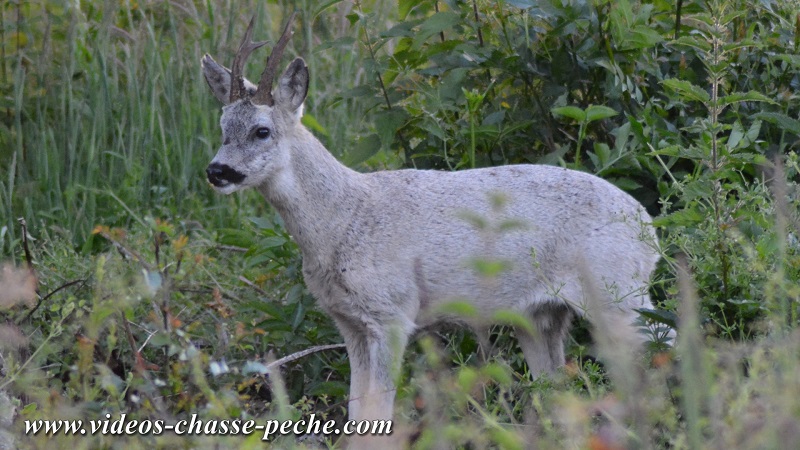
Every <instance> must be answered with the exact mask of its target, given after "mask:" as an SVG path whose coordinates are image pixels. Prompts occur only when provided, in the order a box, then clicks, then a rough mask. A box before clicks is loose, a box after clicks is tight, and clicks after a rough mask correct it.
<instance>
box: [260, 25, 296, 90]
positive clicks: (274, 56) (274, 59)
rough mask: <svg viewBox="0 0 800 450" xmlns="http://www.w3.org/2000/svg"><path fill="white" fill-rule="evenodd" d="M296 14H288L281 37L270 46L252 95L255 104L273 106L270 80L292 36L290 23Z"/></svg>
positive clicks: (272, 78) (271, 80) (272, 79)
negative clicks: (270, 51)
mask: <svg viewBox="0 0 800 450" xmlns="http://www.w3.org/2000/svg"><path fill="white" fill-rule="evenodd" d="M296 15H297V12H293V13H292V15H291V16H289V20H288V21H286V27H285V28H284V29H283V34H281V38H280V39H278V43H277V44H275V47H273V48H272V53H270V55H269V57H268V58H267V66H266V67H265V68H264V71H263V72H261V80H260V81H259V82H258V90H256V94H255V95H254V96H253V103H255V104H257V105H268V106H273V105H274V104H275V99H273V98H272V82H273V81H274V80H275V71H276V70H277V69H278V64H279V63H280V62H281V56H282V55H283V50H284V49H286V45H287V44H288V43H289V38H291V37H292V23H293V22H294V16H296Z"/></svg>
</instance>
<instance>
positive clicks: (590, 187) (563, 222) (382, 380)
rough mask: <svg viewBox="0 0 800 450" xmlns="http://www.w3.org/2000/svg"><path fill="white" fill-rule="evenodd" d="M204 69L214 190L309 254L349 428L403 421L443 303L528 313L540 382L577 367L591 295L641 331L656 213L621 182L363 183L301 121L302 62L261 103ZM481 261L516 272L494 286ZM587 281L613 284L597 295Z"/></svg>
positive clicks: (482, 173)
mask: <svg viewBox="0 0 800 450" xmlns="http://www.w3.org/2000/svg"><path fill="white" fill-rule="evenodd" d="M248 34H249V31H248ZM243 45H244V44H243ZM273 57H274V56H273ZM203 69H204V73H205V76H206V79H207V80H208V82H209V85H210V86H211V88H212V91H213V92H214V93H215V95H216V96H217V97H218V98H219V99H220V100H222V101H223V102H224V103H227V106H225V108H224V109H223V116H222V119H221V126H222V129H223V146H222V147H221V149H220V151H219V152H218V154H217V156H216V157H215V158H214V160H213V161H212V162H211V164H210V166H209V168H208V170H207V172H208V178H209V181H210V182H211V183H212V184H213V185H214V186H215V188H216V189H217V190H219V191H221V192H223V193H231V192H234V191H236V190H239V189H242V188H246V187H255V188H256V189H258V190H259V191H260V193H261V194H262V195H263V196H264V198H265V199H266V200H267V201H268V202H269V203H270V204H271V205H272V206H273V207H274V208H275V209H276V210H277V212H278V213H279V214H280V215H281V217H282V218H283V220H284V222H285V224H286V227H287V230H288V231H289V232H290V234H291V235H292V237H293V239H295V240H296V242H297V243H298V245H299V247H300V249H301V251H302V254H303V274H304V278H305V281H306V284H307V285H308V288H309V289H310V291H311V292H312V294H313V295H314V296H315V297H316V299H317V300H318V302H319V305H320V307H321V308H322V309H323V310H324V311H326V312H327V313H328V314H329V315H330V316H331V318H332V319H333V320H334V321H335V323H336V325H337V327H338V329H339V330H340V332H341V333H342V336H343V337H344V340H345V344H346V346H347V351H348V356H349V358H350V363H351V385H350V405H349V414H350V418H351V419H388V418H391V416H392V408H393V401H394V394H395V386H394V381H393V378H394V375H393V373H394V370H395V369H396V366H397V364H398V363H399V361H400V359H401V356H402V352H403V350H404V348H405V346H406V343H407V341H408V339H409V337H410V336H411V334H412V333H413V332H414V330H416V329H418V328H419V327H422V326H427V325H429V324H431V323H433V322H435V321H438V320H442V319H448V318H449V317H448V315H447V314H446V312H445V311H444V310H443V309H442V307H443V305H444V304H445V303H448V302H451V301H468V302H469V303H470V304H471V305H472V306H473V307H474V310H475V314H474V316H471V317H466V318H462V319H464V320H466V321H467V322H468V323H470V324H472V325H475V326H483V325H486V324H487V322H490V321H491V317H492V316H493V314H494V313H495V312H497V311H499V310H512V311H515V312H518V313H519V314H521V315H524V316H525V317H527V318H529V319H530V321H531V323H532V325H533V332H531V330H524V329H518V332H517V334H518V337H519V340H520V346H521V347H522V350H523V353H524V355H525V358H526V361H527V363H528V365H529V367H530V370H531V372H533V373H534V374H538V373H543V372H551V371H553V370H555V369H556V368H557V367H558V366H560V365H562V364H563V363H564V354H563V338H564V336H565V334H566V333H567V331H568V328H569V324H570V318H571V317H572V315H573V314H583V313H584V311H585V306H586V299H587V295H590V294H591V295H602V297H603V298H602V299H596V300H599V302H598V303H597V304H600V305H603V313H604V314H607V315H608V316H610V317H612V318H613V323H615V324H619V326H621V327H628V326H631V323H632V322H633V320H634V319H635V318H636V316H637V313H636V312H635V311H634V308H641V307H651V306H652V305H651V302H650V298H649V295H648V293H647V284H648V280H649V277H650V275H651V273H652V271H653V269H654V267H655V264H656V261H657V260H658V253H657V244H656V238H655V235H654V232H653V230H652V228H651V226H650V217H649V216H648V214H647V213H646V211H645V210H644V208H643V207H642V206H641V205H640V204H639V203H638V202H636V200H634V199H633V198H632V197H631V196H629V195H628V194H626V193H625V192H623V191H622V190H620V189H619V188H617V187H615V186H613V185H612V184H610V183H608V182H606V181H604V180H602V179H600V178H598V177H595V176H593V175H590V174H586V173H582V172H578V171H573V170H568V169H563V168H558V167H551V166H537V165H517V166H505V167H494V168H485V169H474V170H465V171H460V172H439V171H423V170H398V171H383V172H376V173H367V174H362V173H358V172H355V171H353V170H351V169H349V168H347V167H345V166H344V165H342V164H340V163H339V162H338V161H337V160H336V159H335V158H334V157H333V156H332V155H331V154H330V153H329V152H328V151H327V150H326V149H325V147H324V146H323V145H322V144H321V143H320V142H319V141H318V140H317V139H316V138H315V137H314V136H313V135H312V134H311V133H310V132H309V131H308V130H307V129H305V128H304V127H303V126H302V125H301V124H300V117H301V115H302V102H303V100H304V99H305V95H306V90H307V86H308V71H307V68H306V66H305V63H304V62H303V61H302V60H301V59H299V58H298V59H296V60H295V61H294V62H293V63H292V64H290V66H289V67H288V69H287V70H286V72H285V73H284V75H283V76H282V77H281V79H280V80H279V82H278V86H277V88H276V90H275V92H274V93H272V95H274V99H273V104H271V105H270V104H257V103H255V102H254V101H253V99H255V98H258V95H259V94H258V91H259V90H261V89H270V90H271V88H272V86H271V85H270V86H258V87H256V86H254V85H253V84H252V83H249V82H248V81H246V80H244V78H243V77H241V85H240V86H241V89H240V92H239V94H238V95H239V97H238V98H233V97H230V98H229V97H228V94H229V93H232V92H235V89H236V85H235V84H233V85H232V81H231V80H233V81H234V82H235V81H236V79H237V76H238V77H240V76H241V75H240V74H237V73H235V70H236V69H235V68H234V73H231V72H230V71H228V70H227V69H225V68H224V67H222V66H220V65H218V64H217V63H216V62H214V61H213V59H211V58H210V57H208V56H206V57H205V58H204V59H203ZM262 79H263V77H262ZM497 196H502V197H503V201H502V203H503V205H502V207H498V206H497V200H493V198H495V197H497ZM482 223H483V225H481V224H482ZM503 224H505V225H506V226H505V227H504V225H503ZM503 228H505V229H503ZM477 261H496V262H499V263H502V266H503V268H504V269H503V270H500V271H499V272H498V273H497V275H496V276H493V277H487V276H485V275H482V274H481V272H480V271H479V270H477V269H476V268H475V264H476V262H477ZM587 277H590V278H592V280H591V281H592V283H593V284H594V285H597V286H600V287H601V288H602V289H598V290H597V291H596V292H595V291H592V292H588V291H587V290H586V289H585V285H586V278H587ZM589 318H590V320H591V317H589Z"/></svg>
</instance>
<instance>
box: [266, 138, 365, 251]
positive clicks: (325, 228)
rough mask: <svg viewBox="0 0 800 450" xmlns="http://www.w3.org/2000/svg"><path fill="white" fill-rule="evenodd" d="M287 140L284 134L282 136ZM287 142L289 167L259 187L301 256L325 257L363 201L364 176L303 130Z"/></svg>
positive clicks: (341, 235) (339, 239) (338, 240)
mask: <svg viewBox="0 0 800 450" xmlns="http://www.w3.org/2000/svg"><path fill="white" fill-rule="evenodd" d="M287 137H288V136H287ZM292 138H293V139H290V142H291V144H290V148H291V150H290V158H291V160H290V161H291V162H290V164H289V165H288V167H286V168H284V169H283V170H281V171H279V172H278V173H276V174H275V176H274V177H271V178H270V179H269V180H268V181H267V182H265V183H264V184H262V185H261V186H260V187H259V192H260V193H261V195H263V196H264V198H265V199H266V200H267V201H268V202H269V203H270V204H271V205H272V206H273V207H274V208H275V209H276V210H277V211H278V214H280V215H281V218H282V219H283V221H284V223H285V225H286V229H287V231H289V233H290V234H291V235H292V237H293V239H294V240H295V242H297V244H298V245H299V246H300V249H301V250H302V251H303V255H304V257H306V258H309V257H313V258H324V257H325V256H326V255H325V252H326V249H328V250H331V249H332V248H333V245H332V244H335V243H337V242H340V241H341V239H342V237H343V235H344V233H345V231H346V229H347V225H349V224H350V223H351V221H352V219H353V215H354V214H355V211H356V210H357V209H358V208H359V207H360V205H361V204H362V203H363V202H364V200H365V199H366V198H367V197H368V195H369V192H370V190H369V189H368V186H367V183H366V180H365V177H364V175H363V174H360V173H358V172H356V171H354V170H351V169H349V168H348V167H346V166H344V165H343V164H341V163H340V162H339V161H337V160H336V158H334V157H333V155H331V153H330V152H328V150H327V149H326V148H325V147H324V146H323V145H322V143H320V142H319V141H318V140H317V139H316V138H315V137H314V136H313V135H312V134H311V133H310V132H309V131H308V130H306V129H305V128H303V127H298V129H297V131H296V133H295V136H292Z"/></svg>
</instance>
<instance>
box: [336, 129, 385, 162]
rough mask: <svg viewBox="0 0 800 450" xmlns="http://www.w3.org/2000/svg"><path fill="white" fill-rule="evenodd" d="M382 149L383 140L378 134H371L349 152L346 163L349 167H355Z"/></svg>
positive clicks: (359, 141) (345, 159) (345, 158)
mask: <svg viewBox="0 0 800 450" xmlns="http://www.w3.org/2000/svg"><path fill="white" fill-rule="evenodd" d="M380 149H381V139H380V138H379V137H378V135H377V134H374V133H373V134H370V135H368V136H365V137H362V138H361V139H359V140H358V142H357V143H356V145H355V147H353V148H352V150H350V151H348V152H347V155H345V157H344V158H343V159H344V163H345V164H346V165H348V166H355V165H357V164H361V163H362V162H364V161H366V160H367V159H369V158H370V157H372V156H373V155H374V154H375V153H378V150H380Z"/></svg>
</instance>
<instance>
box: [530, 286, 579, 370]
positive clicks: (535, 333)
mask: <svg viewBox="0 0 800 450" xmlns="http://www.w3.org/2000/svg"><path fill="white" fill-rule="evenodd" d="M572 314H573V313H572V310H571V309H570V308H569V306H567V305H566V304H564V303H560V302H557V301H553V302H549V303H545V304H543V305H538V306H536V307H535V308H533V309H532V310H531V312H530V313H529V314H528V317H529V318H530V320H531V325H532V327H533V330H532V332H529V331H527V330H525V329H523V328H521V327H517V329H516V332H517V339H518V340H519V346H520V348H522V353H523V355H524V356H525V361H526V362H527V363H528V369H529V370H530V371H531V375H533V377H534V378H536V377H538V376H540V375H542V374H552V373H554V372H555V371H556V369H558V368H559V367H561V366H563V365H564V338H565V337H566V335H567V333H568V332H569V328H570V324H571V322H572Z"/></svg>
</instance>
